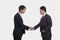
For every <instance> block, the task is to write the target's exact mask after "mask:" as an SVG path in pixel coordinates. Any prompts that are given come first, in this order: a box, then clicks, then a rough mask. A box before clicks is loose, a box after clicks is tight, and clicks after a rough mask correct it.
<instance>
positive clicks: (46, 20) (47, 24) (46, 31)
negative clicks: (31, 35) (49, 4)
mask: <svg viewBox="0 0 60 40" xmlns="http://www.w3.org/2000/svg"><path fill="white" fill-rule="evenodd" d="M40 13H41V15H42V18H41V21H40V22H39V23H38V24H37V25H36V26H35V27H34V28H32V30H33V29H34V30H36V29H37V28H39V27H40V32H41V36H42V39H43V40H51V37H52V34H51V27H52V19H51V17H50V16H49V15H48V14H46V7H45V6H41V7H40Z"/></svg>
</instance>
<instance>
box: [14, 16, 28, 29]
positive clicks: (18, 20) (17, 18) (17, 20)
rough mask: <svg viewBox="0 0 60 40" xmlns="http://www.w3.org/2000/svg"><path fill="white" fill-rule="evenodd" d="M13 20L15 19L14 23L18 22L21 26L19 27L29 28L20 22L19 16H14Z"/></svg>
mask: <svg viewBox="0 0 60 40" xmlns="http://www.w3.org/2000/svg"><path fill="white" fill-rule="evenodd" d="M14 20H15V22H16V23H18V24H19V25H20V26H22V27H21V28H22V29H26V30H28V29H29V27H28V26H26V25H24V24H23V23H22V22H21V19H20V18H19V17H15V18H14Z"/></svg>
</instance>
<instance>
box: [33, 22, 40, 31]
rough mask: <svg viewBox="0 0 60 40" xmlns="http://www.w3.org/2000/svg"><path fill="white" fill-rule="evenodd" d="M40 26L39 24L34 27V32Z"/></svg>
mask: <svg viewBox="0 0 60 40" xmlns="http://www.w3.org/2000/svg"><path fill="white" fill-rule="evenodd" d="M39 26H40V22H39V23H38V24H37V25H36V26H35V27H34V30H36V29H37V28H39Z"/></svg>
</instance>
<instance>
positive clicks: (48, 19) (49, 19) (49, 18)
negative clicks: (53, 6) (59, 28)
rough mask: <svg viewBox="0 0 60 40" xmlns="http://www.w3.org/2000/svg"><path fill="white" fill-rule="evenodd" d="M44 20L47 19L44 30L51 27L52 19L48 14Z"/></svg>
mask: <svg viewBox="0 0 60 40" xmlns="http://www.w3.org/2000/svg"><path fill="white" fill-rule="evenodd" d="M46 20H47V23H48V26H47V27H46V28H45V31H48V30H49V29H51V27H52V20H51V17H50V16H48V17H47V18H46Z"/></svg>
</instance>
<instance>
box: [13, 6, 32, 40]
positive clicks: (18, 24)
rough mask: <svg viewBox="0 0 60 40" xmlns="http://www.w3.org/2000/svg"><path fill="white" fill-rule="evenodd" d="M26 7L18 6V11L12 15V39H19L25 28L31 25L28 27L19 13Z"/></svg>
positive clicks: (22, 12) (23, 11)
mask: <svg viewBox="0 0 60 40" xmlns="http://www.w3.org/2000/svg"><path fill="white" fill-rule="evenodd" d="M25 10H26V7H25V6H24V5H20V6H19V12H18V13H17V14H16V15H15V16H14V26H15V27H14V30H13V37H14V40H21V39H22V35H23V34H25V30H28V29H29V28H31V27H28V26H26V25H24V24H23V19H22V17H21V14H24V13H25Z"/></svg>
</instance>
